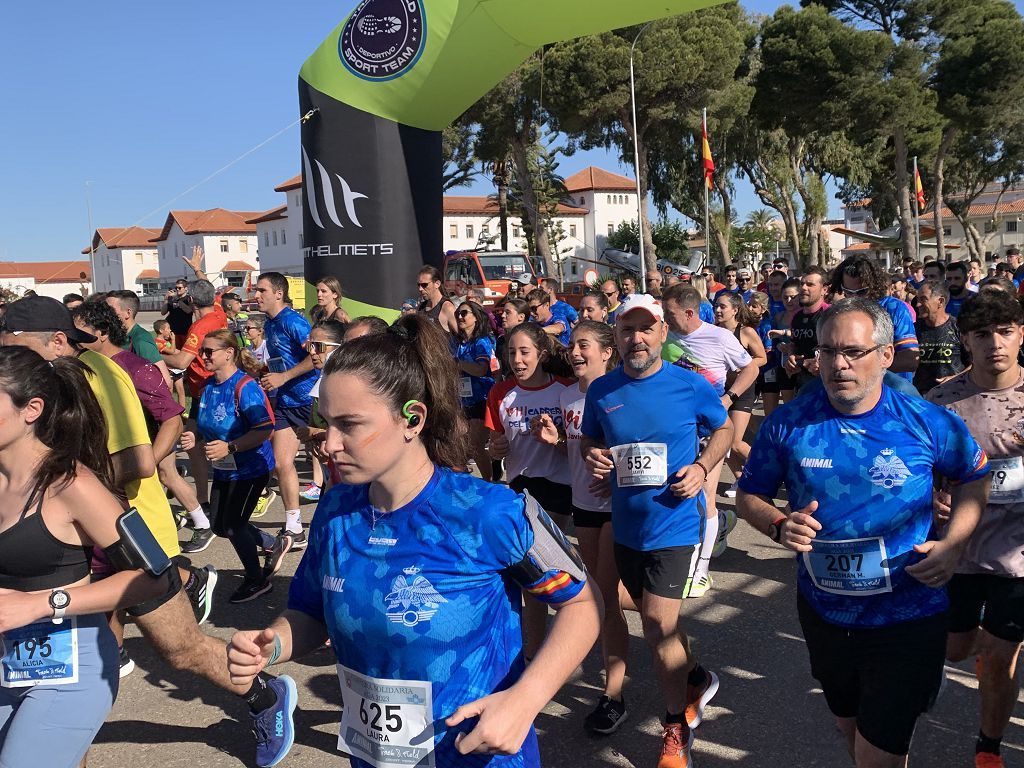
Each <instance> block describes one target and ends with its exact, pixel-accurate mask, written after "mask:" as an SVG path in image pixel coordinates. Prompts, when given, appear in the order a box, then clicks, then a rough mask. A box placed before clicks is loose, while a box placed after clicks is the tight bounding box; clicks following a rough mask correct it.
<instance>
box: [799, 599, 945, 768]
mask: <svg viewBox="0 0 1024 768" xmlns="http://www.w3.org/2000/svg"><path fill="white" fill-rule="evenodd" d="M797 613H798V614H799V616H800V626H801V627H802V628H803V633H804V639H805V640H806V641H807V653H808V655H809V656H810V660H811V674H812V675H813V676H814V678H815V679H816V680H817V681H818V682H819V683H821V688H822V690H823V691H824V693H825V701H826V702H828V708H829V709H830V710H831V711H832V714H833V715H835V716H836V717H841V718H856V720H857V730H858V731H859V732H860V734H861V735H862V736H863V737H864V738H865V739H867V740H868V742H869V743H871V744H872V745H874V746H875V747H877V748H878V749H881V750H883V751H885V752H889V753H890V754H893V755H905V754H907V752H909V751H910V740H911V738H912V737H913V735H914V726H915V725H916V724H917V719H918V717H920V716H921V715H923V714H924V713H925V712H927V711H928V710H929V709H931V707H932V705H933V704H934V703H935V699H936V697H937V696H938V695H939V687H940V686H941V684H942V678H943V675H944V674H945V673H944V671H943V667H944V665H945V661H946V625H947V623H948V617H947V615H946V613H945V612H943V613H937V614H935V615H933V616H927V617H925V618H923V619H915V620H913V621H904V622H900V623H898V624H890V625H888V626H882V627H864V628H860V627H852V628H851V627H842V626H839V625H838V624H830V623H829V622H827V621H825V620H824V619H823V618H821V616H819V615H818V613H817V612H816V611H815V610H814V609H813V608H812V607H811V605H810V603H808V602H807V600H806V599H805V598H804V597H803V596H802V595H799V594H798V595H797Z"/></svg>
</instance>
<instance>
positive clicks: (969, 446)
mask: <svg viewBox="0 0 1024 768" xmlns="http://www.w3.org/2000/svg"><path fill="white" fill-rule="evenodd" d="M931 418H934V421H931V422H930V423H931V425H932V435H933V436H934V440H935V451H936V456H935V469H936V471H938V472H939V473H940V474H941V475H942V476H943V477H946V478H948V479H949V480H950V481H951V482H953V483H954V484H956V485H962V484H964V483H970V482H973V481H975V480H980V479H981V478H983V477H985V475H987V474H988V469H989V468H988V456H986V455H985V451H983V450H982V448H981V446H980V445H978V442H977V441H976V440H975V439H974V438H973V437H972V436H971V433H970V431H969V430H968V429H967V425H966V424H964V421H963V419H961V418H960V416H958V415H957V414H956V413H953V412H952V411H949V410H946V409H945V408H942V407H939V406H937V407H936V408H935V411H934V414H929V419H931Z"/></svg>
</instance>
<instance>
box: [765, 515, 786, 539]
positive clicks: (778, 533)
mask: <svg viewBox="0 0 1024 768" xmlns="http://www.w3.org/2000/svg"><path fill="white" fill-rule="evenodd" d="M784 522H786V518H785V517H780V518H779V519H778V520H776V521H775V522H774V523H771V524H770V525H769V526H768V538H769V539H771V540H772V541H774V542H776V543H778V541H779V539H780V538H781V537H782V524H783V523H784Z"/></svg>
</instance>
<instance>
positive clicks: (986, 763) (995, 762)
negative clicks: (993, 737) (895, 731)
mask: <svg viewBox="0 0 1024 768" xmlns="http://www.w3.org/2000/svg"><path fill="white" fill-rule="evenodd" d="M974 768H1006V765H1005V763H1003V758H1002V757H1001V756H999V755H994V754H992V753H991V752H979V753H978V754H976V755H975V756H974Z"/></svg>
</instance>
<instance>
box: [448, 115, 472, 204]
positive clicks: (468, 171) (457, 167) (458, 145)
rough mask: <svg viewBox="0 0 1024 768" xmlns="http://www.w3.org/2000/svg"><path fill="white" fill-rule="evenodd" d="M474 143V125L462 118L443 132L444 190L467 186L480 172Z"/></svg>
mask: <svg viewBox="0 0 1024 768" xmlns="http://www.w3.org/2000/svg"><path fill="white" fill-rule="evenodd" d="M473 144H474V133H473V126H472V125H470V124H469V123H466V122H463V121H461V120H457V121H456V122H454V123H452V124H451V125H449V126H448V127H447V128H445V129H444V131H443V132H442V133H441V152H442V155H441V157H442V161H443V162H444V173H443V175H442V176H441V189H442V190H443V191H444V192H448V191H449V190H451V189H454V188H456V187H464V186H466V185H467V184H469V183H470V182H472V181H473V179H475V178H476V177H477V175H478V174H479V170H478V169H477V165H476V163H477V159H476V152H475V151H474V147H473Z"/></svg>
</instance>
